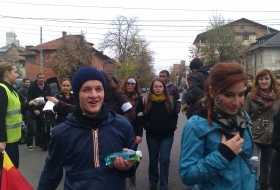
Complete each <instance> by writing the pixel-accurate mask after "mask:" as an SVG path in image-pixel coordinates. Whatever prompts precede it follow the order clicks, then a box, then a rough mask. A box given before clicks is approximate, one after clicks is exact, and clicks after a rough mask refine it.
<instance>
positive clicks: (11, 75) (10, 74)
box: [6, 65, 19, 84]
mask: <svg viewBox="0 0 280 190" xmlns="http://www.w3.org/2000/svg"><path fill="white" fill-rule="evenodd" d="M18 76H19V75H18V71H17V67H16V66H15V65H14V66H13V69H12V70H10V71H6V78H7V79H6V80H7V82H8V83H9V84H16V82H17V78H18Z"/></svg>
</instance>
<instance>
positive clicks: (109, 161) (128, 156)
mask: <svg viewBox="0 0 280 190" xmlns="http://www.w3.org/2000/svg"><path fill="white" fill-rule="evenodd" d="M117 157H122V159H123V160H128V161H131V162H139V161H140V160H141V159H142V151H141V150H137V151H134V150H132V149H127V150H123V151H121V152H115V153H112V154H109V155H108V156H106V158H105V162H106V166H108V167H114V161H115V160H116V158H117Z"/></svg>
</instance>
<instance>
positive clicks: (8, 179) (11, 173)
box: [1, 151, 34, 190]
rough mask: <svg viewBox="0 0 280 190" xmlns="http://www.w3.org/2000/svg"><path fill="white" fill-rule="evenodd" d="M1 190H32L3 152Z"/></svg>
mask: <svg viewBox="0 0 280 190" xmlns="http://www.w3.org/2000/svg"><path fill="white" fill-rule="evenodd" d="M1 190H34V188H33V187H32V186H31V185H30V184H29V183H28V181H27V180H26V179H25V178H24V177H23V176H22V175H21V173H19V171H18V169H17V168H16V167H15V166H14V165H13V163H12V161H11V160H10V158H9V156H8V154H7V153H6V152H5V151H4V152H3V168H2V181H1Z"/></svg>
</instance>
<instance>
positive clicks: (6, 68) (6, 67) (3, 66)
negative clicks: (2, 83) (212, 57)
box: [0, 62, 14, 80]
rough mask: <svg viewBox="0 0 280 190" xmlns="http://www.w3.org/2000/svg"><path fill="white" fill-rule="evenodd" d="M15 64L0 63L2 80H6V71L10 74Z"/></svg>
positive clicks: (0, 77)
mask: <svg viewBox="0 0 280 190" xmlns="http://www.w3.org/2000/svg"><path fill="white" fill-rule="evenodd" d="M13 67H14V64H12V63H9V62H1V63H0V79H2V80H3V79H4V74H5V72H6V71H8V72H10V71H11V70H13Z"/></svg>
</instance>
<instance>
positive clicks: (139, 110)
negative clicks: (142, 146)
mask: <svg viewBox="0 0 280 190" xmlns="http://www.w3.org/2000/svg"><path fill="white" fill-rule="evenodd" d="M120 89H121V90H122V91H124V93H125V94H126V96H127V98H128V100H129V101H130V104H131V105H132V107H133V108H134V110H135V113H136V118H135V119H134V120H133V121H132V126H133V129H134V133H135V147H134V150H137V147H138V144H139V143H141V142H142V134H143V110H144V105H143V97H142V95H141V91H140V88H139V83H138V81H137V79H136V78H135V77H134V76H133V75H128V76H126V77H125V79H124V80H123V82H122V84H121V86H120ZM138 166H139V162H136V163H134V164H133V165H132V167H131V168H130V171H131V175H132V178H129V179H127V185H126V188H127V189H128V190H136V189H137V188H136V169H137V168H138Z"/></svg>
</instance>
